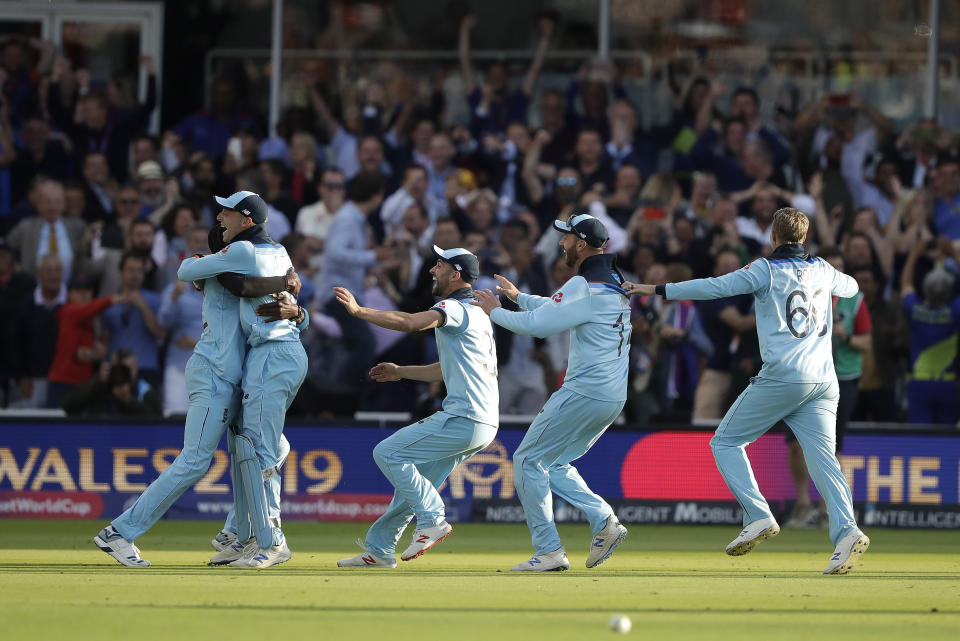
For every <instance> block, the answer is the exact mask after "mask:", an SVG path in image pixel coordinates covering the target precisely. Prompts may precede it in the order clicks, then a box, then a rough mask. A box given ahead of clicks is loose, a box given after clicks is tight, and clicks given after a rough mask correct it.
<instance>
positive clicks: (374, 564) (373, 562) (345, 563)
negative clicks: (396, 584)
mask: <svg viewBox="0 0 960 641" xmlns="http://www.w3.org/2000/svg"><path fill="white" fill-rule="evenodd" d="M357 545H359V546H360V549H361V550H363V554H358V555H356V556H351V557H349V558H346V559H340V560H339V561H337V567H338V568H372V569H374V570H395V569H397V559H396V558H395V557H391V558H389V559H387V558H384V557H380V556H375V555H373V554H371V553H370V552H367V546H366V544H365V543H364V541H363V539H357Z"/></svg>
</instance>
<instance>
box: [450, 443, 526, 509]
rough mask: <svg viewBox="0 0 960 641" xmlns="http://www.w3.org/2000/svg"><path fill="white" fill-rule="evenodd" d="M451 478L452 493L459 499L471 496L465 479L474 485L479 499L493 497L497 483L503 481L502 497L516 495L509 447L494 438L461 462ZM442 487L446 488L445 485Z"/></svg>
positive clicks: (451, 474) (475, 494)
mask: <svg viewBox="0 0 960 641" xmlns="http://www.w3.org/2000/svg"><path fill="white" fill-rule="evenodd" d="M447 482H448V483H450V496H451V497H453V498H455V499H463V498H467V491H466V487H465V483H469V484H470V485H471V486H472V487H473V493H472V495H471V497H472V498H475V499H489V498H493V493H494V487H493V486H494V484H495V483H499V484H500V491H499V497H498V498H501V499H509V498H513V462H512V461H511V460H510V455H509V454H508V453H507V448H505V447H504V446H503V445H502V444H501V443H500V441H497V440H494V441H493V442H492V443H490V445H488V446H487V447H486V448H485V449H483V450H481V451H480V452H477V453H476V454H474V455H473V456H471V457H470V458H469V459H467V460H466V461H464V462H463V463H461V464H460V465H458V466H457V468H456V469H455V470H453V472H451V473H450V476H449V477H448V478H447ZM438 489H440V490H442V489H443V486H440V488H438Z"/></svg>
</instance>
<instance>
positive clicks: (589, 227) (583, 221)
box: [553, 214, 610, 249]
mask: <svg viewBox="0 0 960 641" xmlns="http://www.w3.org/2000/svg"><path fill="white" fill-rule="evenodd" d="M553 228H554V229H556V230H557V231H561V232H563V233H564V234H573V235H574V236H577V237H578V238H581V239H583V240H585V241H587V244H588V245H590V246H591V247H595V248H597V249H599V248H601V247H603V245H604V243H606V242H607V240H608V239H609V238H610V235H609V234H607V228H606V227H604V226H603V223H601V222H600V221H599V220H598V219H596V218H594V217H593V216H591V215H590V214H579V215H577V216H573V217H571V218H570V220H555V221H553Z"/></svg>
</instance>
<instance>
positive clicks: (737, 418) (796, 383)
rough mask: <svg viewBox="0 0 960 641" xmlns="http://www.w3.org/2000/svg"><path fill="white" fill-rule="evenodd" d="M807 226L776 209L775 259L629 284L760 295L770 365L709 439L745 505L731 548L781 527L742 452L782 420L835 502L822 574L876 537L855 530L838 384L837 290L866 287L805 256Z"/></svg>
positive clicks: (666, 293)
mask: <svg viewBox="0 0 960 641" xmlns="http://www.w3.org/2000/svg"><path fill="white" fill-rule="evenodd" d="M809 224H810V223H809V221H808V220H807V217H806V216H805V215H804V214H803V213H802V212H800V211H798V210H796V209H793V208H790V207H785V208H783V209H780V210H778V211H777V212H776V213H775V214H774V217H773V233H772V236H771V239H772V244H773V246H774V248H775V249H774V251H773V253H772V254H770V256H768V257H767V258H759V259H757V260H755V261H753V262H752V263H750V264H749V265H747V266H746V267H744V268H742V269H739V270H737V271H735V272H731V273H729V274H726V275H724V276H720V277H718V278H704V279H699V280H691V281H686V282H683V283H669V284H667V285H657V286H653V285H635V284H633V283H624V288H625V289H627V291H628V292H629V293H631V294H637V295H640V296H651V295H653V294H655V293H656V294H659V295H660V296H663V297H664V298H668V299H670V300H708V299H713V298H725V297H727V296H736V295H738V294H753V295H754V297H755V298H756V309H757V334H758V335H759V338H760V353H761V356H762V357H763V367H762V368H761V370H760V373H759V374H758V375H757V376H756V377H755V378H753V379H752V380H751V382H750V385H749V386H748V387H747V389H746V390H744V391H743V393H742V394H740V397H739V398H738V399H737V400H736V402H735V403H734V404H733V407H731V408H730V410H729V411H728V412H727V415H726V416H725V417H724V418H723V421H721V423H720V426H719V427H718V428H717V432H716V434H714V436H713V438H712V439H711V440H710V446H711V447H712V448H713V455H714V458H715V459H716V461H717V468H718V469H719V470H720V474H721V475H722V476H723V479H724V481H726V483H727V486H728V487H729V488H730V491H731V492H733V495H734V496H735V497H736V498H737V501H738V502H739V503H740V506H741V507H742V508H743V523H744V528H743V531H742V532H740V535H739V536H737V538H735V539H734V540H733V541H731V542H730V545H728V546H727V554H729V555H731V556H740V555H742V554H746V553H747V552H749V551H750V550H752V549H753V547H754V546H755V545H756V544H757V543H760V542H761V541H764V540H766V539H769V538H771V537H773V536H776V535H777V534H778V533H779V532H780V526H779V525H778V524H777V522H776V520H775V519H774V518H773V514H772V513H771V512H770V506H769V505H767V502H766V500H765V499H764V498H763V496H762V495H761V494H760V489H759V488H758V487H757V481H756V479H755V478H754V476H753V470H752V469H751V468H750V462H749V460H747V455H746V452H745V451H744V448H745V447H746V446H747V445H748V444H749V443H752V442H753V441H755V440H757V439H758V438H760V436H761V435H762V434H763V433H765V432H766V431H767V430H769V429H770V428H771V427H772V426H773V425H774V424H775V423H776V422H777V421H780V420H783V421H784V422H785V423H786V424H787V425H788V426H790V429H791V430H792V431H793V433H794V434H795V435H796V437H797V440H798V441H799V442H800V446H801V447H802V448H803V455H804V458H805V459H806V462H807V469H809V470H810V476H811V477H813V482H814V484H815V485H816V486H817V490H818V491H819V492H820V495H821V496H823V497H824V499H825V500H826V503H827V509H828V511H829V515H830V538H831V540H832V541H833V544H834V546H835V549H834V552H833V556H831V557H830V562H829V563H828V564H827V567H826V569H825V570H824V571H823V573H824V574H846V573H847V572H849V571H850V570H851V569H852V568H853V566H854V564H855V563H856V561H857V558H858V557H859V556H860V555H861V554H863V553H864V552H865V551H866V549H867V547H868V546H869V545H870V539H869V538H867V536H866V535H865V534H864V533H863V532H861V531H860V529H859V528H858V527H857V522H856V520H855V519H854V514H853V501H852V497H851V495H850V487H849V486H848V485H847V480H846V478H845V477H844V475H843V472H842V471H841V470H840V464H839V463H838V461H837V457H836V454H835V453H834V449H835V448H834V443H835V440H836V421H837V402H838V400H839V387H838V385H837V375H836V372H835V371H834V367H833V354H832V342H831V341H832V337H833V332H832V330H833V314H832V313H831V296H839V297H840V298H849V297H850V296H853V295H855V294H856V293H857V291H858V288H857V281H856V280H854V279H853V278H851V277H850V276H847V275H846V274H842V273H840V272H838V271H837V270H836V269H834V268H833V267H832V266H831V265H830V263H828V262H827V261H825V260H823V259H822V258H813V257H811V256H810V255H809V254H807V252H806V250H805V249H804V247H803V241H804V239H805V238H806V236H807V229H808V227H809Z"/></svg>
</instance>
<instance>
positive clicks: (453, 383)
mask: <svg viewBox="0 0 960 641" xmlns="http://www.w3.org/2000/svg"><path fill="white" fill-rule="evenodd" d="M433 250H434V252H435V253H436V255H437V264H436V265H434V267H433V268H432V269H431V270H430V273H431V274H432V275H433V278H434V280H435V284H434V286H433V294H434V295H435V296H439V297H440V298H441V299H442V300H440V301H439V302H437V304H435V305H434V306H433V307H431V308H430V309H428V310H427V311H424V312H418V313H416V314H407V313H405V312H388V311H380V310H377V309H371V308H369V307H361V306H360V305H358V304H357V301H356V299H355V298H354V297H353V294H351V293H350V291H349V290H347V289H345V288H343V287H334V288H333V291H334V294H335V295H336V297H337V300H338V301H339V302H340V304H342V305H343V306H344V308H346V310H347V312H349V313H350V315H351V316H354V317H356V318H359V319H361V320H365V321H368V322H370V323H373V324H374V325H379V326H380V327H385V328H387V329H394V330H397V331H401V332H418V331H423V330H427V329H433V328H435V329H436V332H435V333H436V339H437V351H438V352H439V354H440V361H439V362H438V363H433V364H432V365H420V366H398V365H395V364H394V363H380V364H379V365H377V366H375V367H374V368H373V369H372V370H370V376H371V377H372V378H373V379H374V380H375V381H379V382H386V381H397V380H400V379H401V378H406V379H409V380H414V381H427V382H430V381H443V383H444V385H445V386H446V388H447V396H446V398H444V399H443V410H441V411H439V412H436V413H435V414H433V415H431V416H429V417H427V418H425V419H423V420H421V421H417V422H416V423H414V424H413V425H408V426H406V427H404V428H402V429H400V430H398V431H397V432H396V433H394V434H393V435H392V436H390V437H389V438H386V439H384V440H383V441H381V442H380V443H378V444H377V446H376V447H375V448H373V459H374V460H375V461H376V463H377V465H378V466H379V467H380V469H381V471H383V474H384V475H385V476H386V477H387V479H388V480H389V481H390V483H391V484H392V485H393V487H394V488H396V492H395V493H394V495H393V500H392V501H390V505H389V506H388V507H387V511H386V513H385V514H384V515H383V516H381V517H380V518H379V519H377V520H376V522H375V523H374V524H373V525H372V526H371V527H370V529H369V531H368V532H367V537H366V540H358V541H357V543H358V544H359V545H360V547H361V548H362V549H363V553H362V554H358V555H356V556H353V557H350V558H346V559H341V560H340V561H338V562H337V565H338V566H340V567H342V568H396V567H397V560H396V547H397V542H398V541H399V540H400V536H401V535H402V534H403V531H404V529H406V527H407V524H408V523H410V520H411V519H412V518H413V517H414V516H416V517H417V529H416V530H415V531H414V533H413V540H412V541H411V543H410V545H409V547H407V549H406V550H405V551H404V552H403V554H401V555H400V558H401V559H403V560H404V561H410V560H412V559H415V558H416V557H418V556H420V555H421V554H423V553H424V552H426V551H427V550H429V549H430V548H432V547H433V546H434V545H436V544H437V543H439V542H440V541H442V540H443V539H444V538H446V536H447V535H448V534H450V532H451V531H452V530H453V527H452V526H451V525H450V524H449V523H447V521H446V518H445V513H444V508H443V500H442V499H441V498H440V494H439V493H438V492H437V488H438V487H440V485H441V484H442V483H443V481H444V480H445V479H446V478H447V476H449V475H450V472H452V471H453V469H454V468H455V467H456V466H457V465H459V464H460V463H461V462H463V461H464V460H466V459H468V458H470V457H471V456H473V455H474V454H476V453H477V452H479V451H480V450H482V449H484V448H485V447H487V445H489V444H490V443H491V442H492V441H493V439H494V437H495V436H496V435H497V427H498V425H499V424H500V410H499V399H500V395H499V391H498V387H497V351H496V345H495V344H494V340H493V327H492V326H491V325H490V321H489V320H488V319H487V317H486V316H484V315H483V313H482V312H480V310H479V309H477V308H476V307H473V306H472V305H470V304H469V303H468V301H471V300H473V287H472V285H471V283H473V282H474V281H475V280H476V279H477V277H478V276H479V275H480V261H479V260H478V259H477V257H476V256H474V255H473V254H471V253H470V252H468V251H467V250H466V249H460V248H457V249H448V250H446V251H443V250H441V249H440V248H439V247H436V246H434V248H433Z"/></svg>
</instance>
